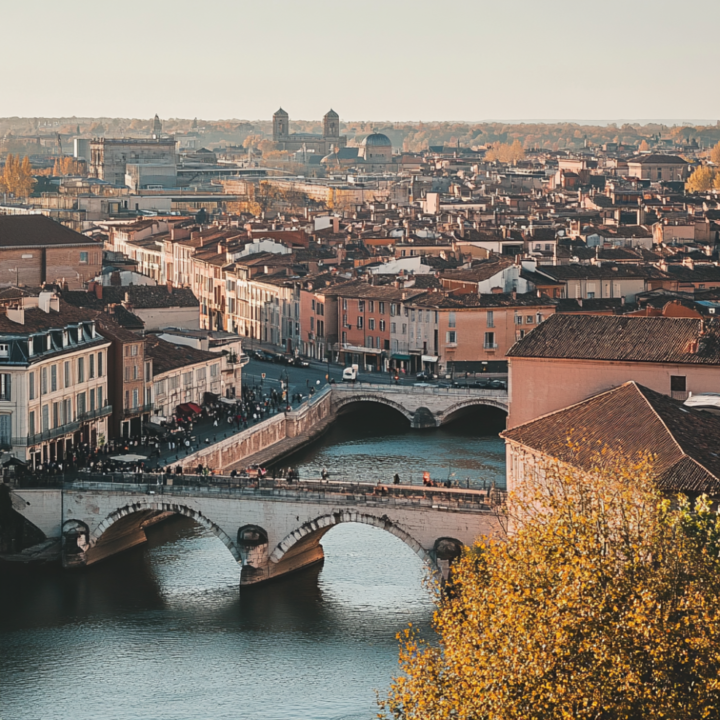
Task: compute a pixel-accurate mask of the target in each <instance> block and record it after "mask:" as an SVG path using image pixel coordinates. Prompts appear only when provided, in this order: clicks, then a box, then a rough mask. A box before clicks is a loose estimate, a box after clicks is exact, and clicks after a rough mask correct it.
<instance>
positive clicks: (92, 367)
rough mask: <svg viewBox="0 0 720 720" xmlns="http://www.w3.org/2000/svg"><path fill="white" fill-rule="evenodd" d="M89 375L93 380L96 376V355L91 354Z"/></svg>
mask: <svg viewBox="0 0 720 720" xmlns="http://www.w3.org/2000/svg"><path fill="white" fill-rule="evenodd" d="M89 363H90V364H89V367H88V377H89V378H90V379H91V380H92V378H94V377H95V356H94V355H91V356H90V358H89Z"/></svg>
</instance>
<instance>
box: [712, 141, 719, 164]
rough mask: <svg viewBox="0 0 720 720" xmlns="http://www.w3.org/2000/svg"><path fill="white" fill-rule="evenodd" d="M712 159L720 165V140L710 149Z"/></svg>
mask: <svg viewBox="0 0 720 720" xmlns="http://www.w3.org/2000/svg"><path fill="white" fill-rule="evenodd" d="M710 160H711V162H713V163H715V165H720V142H719V143H718V144H717V145H715V147H714V148H713V149H712V150H710Z"/></svg>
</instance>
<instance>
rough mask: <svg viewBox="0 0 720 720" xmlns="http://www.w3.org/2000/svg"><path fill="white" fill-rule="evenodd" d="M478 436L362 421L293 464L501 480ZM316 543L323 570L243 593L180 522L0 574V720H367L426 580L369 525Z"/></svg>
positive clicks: (204, 539)
mask: <svg viewBox="0 0 720 720" xmlns="http://www.w3.org/2000/svg"><path fill="white" fill-rule="evenodd" d="M483 432H488V428H487V427H485V426H479V425H475V424H473V423H472V422H470V421H463V422H462V423H460V424H459V426H458V425H456V426H455V427H453V428H449V429H447V430H438V431H431V432H418V431H410V430H407V431H405V430H404V429H402V428H398V427H397V425H396V423H394V422H388V421H386V419H384V416H379V417H378V416H372V415H368V416H359V415H358V416H352V418H347V419H342V420H341V421H339V422H338V423H337V424H336V426H335V427H334V428H333V430H332V431H331V432H330V433H329V434H328V435H326V436H325V438H324V439H323V440H322V441H321V442H320V443H318V444H317V445H315V446H313V447H310V448H308V449H306V450H305V451H303V452H302V453H301V454H300V455H298V456H297V457H296V458H293V459H292V460H291V462H292V464H294V465H297V466H300V468H301V472H303V473H305V474H306V475H309V474H311V471H314V470H315V469H318V471H319V469H320V468H322V466H323V465H325V466H327V468H328V470H330V472H331V473H334V474H338V473H343V472H344V473H346V474H347V475H349V474H350V473H351V468H354V471H353V472H355V473H359V474H361V475H362V477H363V478H364V479H372V480H377V479H382V480H383V481H386V480H387V479H388V476H389V477H392V474H393V473H394V472H399V473H400V475H401V477H403V479H404V480H408V479H410V477H412V478H413V479H415V480H419V479H420V477H421V474H422V472H423V471H424V470H430V471H431V473H432V474H433V476H442V477H443V478H444V477H446V476H447V474H448V466H450V470H449V472H450V474H452V473H453V472H455V473H456V477H457V478H458V479H462V480H464V479H465V478H466V477H470V478H471V480H472V481H474V483H475V484H476V483H477V482H478V480H482V479H485V480H486V481H491V480H493V479H495V480H496V481H498V482H499V481H500V480H501V478H502V473H503V468H504V456H503V447H502V442H501V441H500V440H499V439H498V438H497V436H496V435H481V434H479V433H483ZM490 432H492V430H491V431H490ZM494 432H497V428H495V429H494ZM323 545H324V547H325V553H326V560H325V564H324V565H323V567H322V568H321V569H319V568H318V569H314V570H310V571H308V572H305V573H302V574H299V575H297V576H294V577H291V578H288V579H287V580H281V581H278V582H276V583H274V584H271V585H269V586H267V587H259V588H252V589H250V590H243V591H242V592H240V591H239V589H238V580H239V574H240V572H239V567H238V566H237V565H236V564H235V562H234V560H233V559H232V556H231V555H230V554H229V553H228V552H227V549H226V548H225V547H224V546H223V545H222V544H221V543H220V541H219V540H218V539H217V538H215V537H214V536H212V535H208V534H206V533H205V531H204V530H202V529H201V528H200V527H199V526H197V525H194V524H193V523H192V521H190V520H188V519H186V518H181V517H178V518H175V519H172V520H170V521H168V522H166V523H163V524H161V525H159V526H157V527H155V528H153V529H151V530H150V531H149V542H148V544H147V545H145V546H143V547H141V548H136V549H134V550H131V551H129V552H127V553H125V554H123V555H121V556H118V557H116V558H113V559H111V560H108V561H107V562H105V563H102V564H99V565H97V566H95V567H92V568H89V569H87V570H86V571H81V572H77V573H67V572H66V573H63V572H61V571H59V570H58V571H56V572H48V573H45V574H43V575H23V576H7V575H5V576H0V582H1V583H2V592H0V718H2V720H31V719H32V720H36V719H37V720H69V719H71V718H72V719H73V720H74V719H75V718H83V717H91V718H94V719H95V720H106V719H107V720H226V719H227V720H230V719H233V720H235V719H240V718H242V719H243V720H296V719H297V720H300V719H302V720H308V719H310V720H314V719H317V720H333V719H338V720H339V719H340V718H342V719H343V720H351V719H352V720H355V719H357V720H366V719H367V720H370V718H372V717H374V715H375V713H376V712H377V709H376V706H375V691H376V690H377V691H379V692H380V693H383V692H384V691H385V689H386V688H387V685H388V682H389V679H390V677H391V676H392V675H393V673H395V672H396V671H397V642H396V640H395V634H396V633H397V632H398V631H399V630H401V629H402V628H403V627H404V626H406V625H407V623H408V622H412V623H413V624H414V625H419V626H421V627H424V628H425V629H426V630H427V631H429V625H428V624H429V620H430V616H431V613H432V603H431V599H430V597H429V595H428V593H427V591H426V590H425V589H424V588H423V577H424V575H425V571H424V566H423V565H422V563H421V561H420V560H419V559H418V558H417V556H416V555H415V554H414V553H413V552H412V551H411V550H410V549H409V548H408V547H407V546H406V545H404V544H403V543H402V542H401V541H400V540H398V539H397V538H395V537H394V536H392V535H390V534H388V533H384V532H382V531H380V530H376V529H374V528H369V527H367V526H361V525H343V526H340V527H338V528H335V529H333V530H332V531H331V532H330V533H329V534H328V535H327V536H326V537H325V539H324V540H323Z"/></svg>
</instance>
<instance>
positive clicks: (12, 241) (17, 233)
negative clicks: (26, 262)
mask: <svg viewBox="0 0 720 720" xmlns="http://www.w3.org/2000/svg"><path fill="white" fill-rule="evenodd" d="M50 245H60V246H62V245H65V246H68V245H94V246H96V247H98V248H102V244H101V243H99V242H97V241H95V240H93V239H92V238H89V237H86V236H85V235H81V234H80V233H78V232H75V231H74V230H71V229H70V228H67V227H65V226H64V225H61V224H60V223H59V222H55V220H51V219H50V218H49V217H45V215H0V248H9V247H46V246H50Z"/></svg>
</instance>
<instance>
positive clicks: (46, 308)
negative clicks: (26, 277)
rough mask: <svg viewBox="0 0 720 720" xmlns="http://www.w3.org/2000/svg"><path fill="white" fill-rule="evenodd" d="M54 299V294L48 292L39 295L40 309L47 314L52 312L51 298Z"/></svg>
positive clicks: (44, 291)
mask: <svg viewBox="0 0 720 720" xmlns="http://www.w3.org/2000/svg"><path fill="white" fill-rule="evenodd" d="M51 297H52V293H51V292H48V291H46V290H43V291H42V292H41V293H40V295H38V307H39V308H40V309H41V310H42V311H43V312H45V313H49V312H50V298H51Z"/></svg>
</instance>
